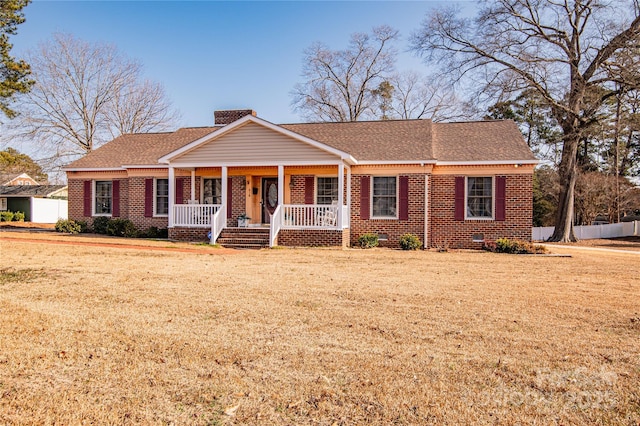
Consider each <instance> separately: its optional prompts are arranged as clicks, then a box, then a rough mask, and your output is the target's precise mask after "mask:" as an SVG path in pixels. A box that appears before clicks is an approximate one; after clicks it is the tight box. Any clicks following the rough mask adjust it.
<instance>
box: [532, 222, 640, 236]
mask: <svg viewBox="0 0 640 426" xmlns="http://www.w3.org/2000/svg"><path fill="white" fill-rule="evenodd" d="M553 229H554V228H553V226H545V227H540V228H533V229H532V235H531V238H532V239H533V240H534V241H545V240H547V239H548V238H549V237H550V236H551V235H552V234H553ZM573 231H574V233H575V234H576V238H578V239H579V240H595V239H598V238H617V237H631V236H640V220H636V221H635V222H619V223H611V224H609V225H593V226H574V227H573Z"/></svg>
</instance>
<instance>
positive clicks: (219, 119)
mask: <svg viewBox="0 0 640 426" xmlns="http://www.w3.org/2000/svg"><path fill="white" fill-rule="evenodd" d="M245 115H253V116H254V117H255V116H256V112H255V111H254V110H252V109H230V110H225V111H214V112H213V119H214V123H215V124H222V125H227V124H231V123H233V122H234V121H236V120H240V119H241V118H242V117H244V116H245Z"/></svg>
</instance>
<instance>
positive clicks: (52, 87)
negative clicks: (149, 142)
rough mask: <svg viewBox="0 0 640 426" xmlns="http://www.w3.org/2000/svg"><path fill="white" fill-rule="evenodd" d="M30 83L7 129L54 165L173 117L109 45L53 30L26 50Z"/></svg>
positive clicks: (162, 125)
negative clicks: (45, 39)
mask: <svg viewBox="0 0 640 426" xmlns="http://www.w3.org/2000/svg"><path fill="white" fill-rule="evenodd" d="M29 61H30V63H31V65H32V70H33V76H34V78H35V80H36V84H35V85H34V86H33V88H32V90H31V92H30V93H28V94H26V95H25V96H24V97H23V98H22V99H21V100H22V102H21V105H20V110H19V112H20V116H19V117H18V118H17V119H16V120H15V123H12V130H13V132H14V133H15V134H17V135H19V136H21V137H22V138H23V139H26V140H30V141H32V142H31V143H32V144H37V146H38V147H39V148H40V149H39V151H40V152H41V153H42V154H43V157H44V158H42V159H41V160H42V161H43V164H45V165H46V167H47V169H50V170H54V169H55V168H56V167H58V166H60V165H61V164H64V163H66V162H68V161H70V160H71V159H74V158H76V157H78V156H80V155H83V154H86V153H88V152H91V151H92V150H93V149H95V148H97V147H99V146H100V145H101V144H103V143H105V142H107V141H108V140H109V139H111V138H113V137H116V136H118V135H120V134H122V133H125V132H147V131H160V130H165V129H167V128H168V127H169V126H172V125H173V124H174V122H175V121H176V118H177V116H176V114H175V113H174V112H172V110H171V107H170V104H169V102H168V101H167V99H166V96H165V94H164V91H163V89H162V87H161V86H159V85H158V84H154V83H151V82H148V81H142V80H141V75H142V66H141V65H140V64H139V63H138V62H135V61H133V60H131V59H129V58H127V57H126V56H124V55H123V54H122V53H120V52H119V51H118V50H117V49H116V48H115V47H114V46H112V45H107V44H90V43H87V42H84V41H82V40H79V39H76V38H74V37H73V36H71V35H66V34H56V35H54V37H53V39H52V40H51V41H49V42H47V43H43V44H41V45H40V46H39V48H38V50H37V51H35V52H31V53H30V55H29Z"/></svg>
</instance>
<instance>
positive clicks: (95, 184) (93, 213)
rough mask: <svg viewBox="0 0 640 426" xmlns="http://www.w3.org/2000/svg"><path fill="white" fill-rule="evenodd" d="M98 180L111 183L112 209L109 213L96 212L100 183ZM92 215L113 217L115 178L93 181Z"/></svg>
mask: <svg viewBox="0 0 640 426" xmlns="http://www.w3.org/2000/svg"><path fill="white" fill-rule="evenodd" d="M98 182H109V183H110V184H111V211H110V212H109V213H97V212H96V198H97V192H96V187H97V185H98ZM91 216H92V217H98V216H106V217H112V216H113V180H109V179H106V180H94V181H93V185H92V191H91Z"/></svg>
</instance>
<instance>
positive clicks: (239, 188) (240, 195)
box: [223, 176, 247, 227]
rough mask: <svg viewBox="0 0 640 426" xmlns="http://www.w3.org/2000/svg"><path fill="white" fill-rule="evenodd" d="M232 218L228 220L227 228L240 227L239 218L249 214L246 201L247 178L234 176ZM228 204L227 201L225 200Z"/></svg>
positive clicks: (232, 183) (232, 184) (232, 181)
mask: <svg viewBox="0 0 640 426" xmlns="http://www.w3.org/2000/svg"><path fill="white" fill-rule="evenodd" d="M229 189H231V198H232V200H231V218H230V219H227V226H230V227H235V226H238V216H240V215H241V214H243V213H247V199H246V194H245V191H246V177H244V176H232V177H231V188H229ZM223 202H226V200H223Z"/></svg>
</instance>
